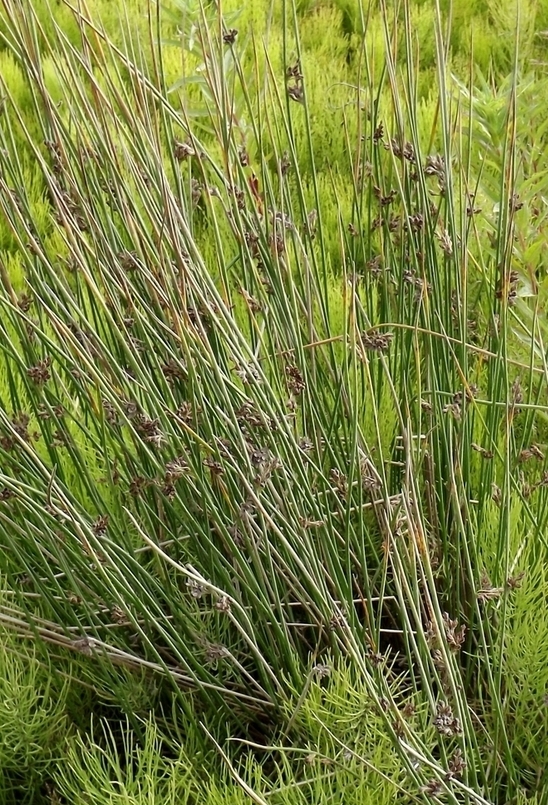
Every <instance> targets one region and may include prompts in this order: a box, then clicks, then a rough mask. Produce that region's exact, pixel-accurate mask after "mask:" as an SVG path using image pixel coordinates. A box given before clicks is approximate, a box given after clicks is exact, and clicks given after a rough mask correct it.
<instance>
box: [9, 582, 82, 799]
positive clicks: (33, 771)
mask: <svg viewBox="0 0 548 805" xmlns="http://www.w3.org/2000/svg"><path fill="white" fill-rule="evenodd" d="M6 599H7V596H6V594H5V593H4V594H3V604H4V605H3V607H2V609H3V612H4V613H6V611H9V607H8V606H7V604H6ZM0 629H1V631H0V769H1V770H2V780H1V781H0V797H1V796H3V797H4V799H2V800H0V801H3V802H11V801H12V800H11V796H12V795H14V796H15V795H16V794H17V797H18V801H21V802H22V801H25V802H26V801H31V798H32V797H33V796H34V795H36V794H37V792H38V790H39V789H40V786H41V785H43V783H44V780H45V779H47V774H48V772H49V771H50V769H51V768H52V767H53V766H54V764H55V763H56V762H58V760H59V758H60V757H61V756H62V747H63V745H64V742H65V740H66V736H67V735H68V732H69V721H68V718H67V714H66V705H67V699H68V682H67V681H66V680H65V681H64V680H63V679H62V678H61V677H60V675H58V674H56V673H55V672H54V670H53V668H52V667H51V665H49V664H48V663H47V662H44V657H45V656H47V655H46V654H45V653H43V652H40V654H37V652H36V651H33V649H32V648H29V646H28V644H25V643H21V642H20V641H19V640H17V639H14V635H13V633H12V632H11V630H10V631H8V630H6V628H5V626H4V625H3V624H2V626H1V627H0Z"/></svg>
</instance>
